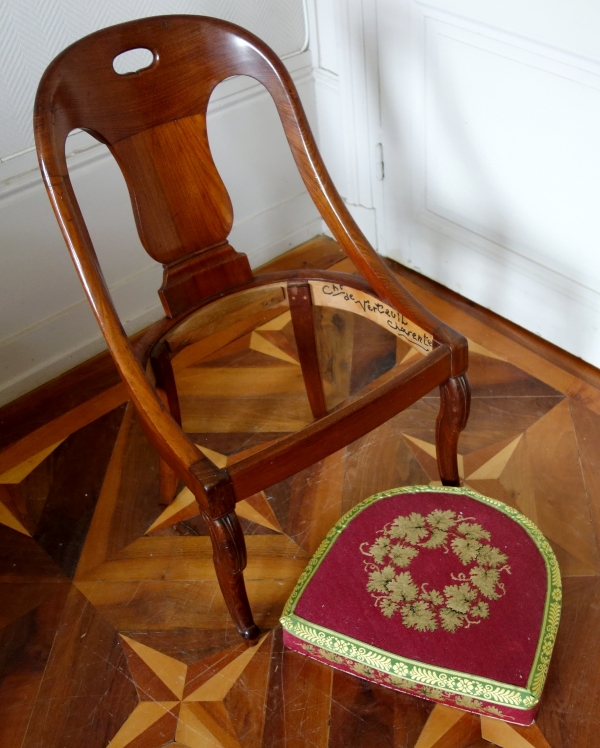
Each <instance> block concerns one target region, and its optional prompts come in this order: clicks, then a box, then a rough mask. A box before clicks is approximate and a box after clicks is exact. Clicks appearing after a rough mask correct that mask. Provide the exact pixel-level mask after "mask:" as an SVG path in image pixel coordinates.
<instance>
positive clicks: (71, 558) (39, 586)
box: [0, 260, 600, 748]
mask: <svg viewBox="0 0 600 748" xmlns="http://www.w3.org/2000/svg"><path fill="white" fill-rule="evenodd" d="M336 269H339V270H342V271H347V272H352V267H351V266H350V265H349V263H348V261H347V260H344V261H342V262H341V263H339V265H338V266H337V268H336ZM411 290H413V291H415V292H416V293H417V295H419V294H420V295H421V298H423V299H424V301H425V303H426V304H427V305H428V306H429V307H430V308H432V309H433V310H434V311H437V312H438V313H439V314H440V315H441V316H443V317H444V318H445V319H446V320H447V321H448V322H449V323H450V324H452V325H453V326H454V327H456V328H457V329H459V330H461V331H462V332H464V333H465V334H466V335H467V336H468V337H469V340H470V360H471V365H470V378H471V382H472V386H473V404H472V412H471V418H470V421H469V424H468V427H467V429H466V431H465V432H464V434H463V435H462V437H461V440H460V443H459V451H460V464H461V471H462V475H463V476H464V481H465V483H466V484H467V485H469V486H471V487H473V488H474V489H476V490H478V491H480V492H482V493H484V494H487V495H489V496H492V497H494V498H496V499H499V500H501V501H504V502H506V503H508V504H510V505H512V506H514V507H516V508H517V509H519V510H520V511H522V512H523V513H524V514H526V515H527V516H529V517H531V518H532V519H533V520H534V521H535V522H536V523H537V524H538V525H539V526H540V527H541V529H542V530H543V532H544V533H545V534H546V536H547V537H548V538H549V540H550V542H551V544H552V546H553V548H554V550H555V552H556V554H557V557H558V559H559V563H560V566H561V571H562V574H563V578H564V597H565V603H564V613H563V620H562V623H561V628H560V631H559V636H558V643H557V648H556V654H555V657H554V660H553V662H552V666H551V669H550V675H549V679H548V684H547V688H546V692H545V694H544V697H543V699H542V706H541V709H540V713H539V724H540V727H541V728H542V730H543V732H544V733H545V735H546V737H547V739H548V741H549V743H550V744H551V745H552V746H553V748H570V747H571V746H575V745H577V746H582V747H584V746H593V745H595V742H594V741H595V740H596V736H597V732H598V728H599V727H600V724H599V723H600V709H599V708H598V704H599V703H600V680H599V679H598V669H597V664H596V663H597V652H598V645H597V629H598V626H599V625H600V613H599V611H600V579H599V574H600V561H599V556H598V547H597V544H598V532H599V531H600V457H598V455H599V454H600V450H599V449H598V445H599V444H600V387H599V388H598V389H595V388H594V387H593V386H592V385H590V384H589V382H583V381H581V380H577V379H576V378H575V377H574V376H573V375H572V374H569V373H567V372H565V371H563V370H561V369H560V368H559V367H557V366H556V365H554V364H549V363H548V362H547V361H545V360H543V359H542V358H541V357H539V356H537V355H536V354H535V353H532V352H531V351H529V350H528V349H526V348H525V347H523V346H519V345H517V344H516V343H514V341H512V340H509V339H508V338H504V337H503V336H501V335H500V334H499V333H497V332H496V331H495V330H493V329H492V328H488V327H486V326H485V325H484V324H483V323H482V322H481V321H479V320H477V319H475V318H473V317H471V316H469V315H467V314H466V313H465V312H462V311H460V310H457V309H454V308H453V307H452V306H451V305H449V304H448V303H447V302H446V301H444V300H443V299H438V298H437V297H435V296H433V295H431V294H429V293H428V292H426V291H422V290H420V289H419V288H417V287H414V288H412V287H411ZM271 302H272V303H271ZM252 303H253V304H254V306H252V307H251V308H250V312H251V313H249V315H247V316H246V317H245V316H244V315H243V314H241V312H240V309H239V308H236V310H235V312H232V313H231V314H232V316H231V319H230V322H231V324H229V326H228V322H227V320H228V319H229V317H227V315H228V314H229V312H226V313H225V317H224V319H223V320H221V319H220V320H219V324H218V326H216V327H214V329H213V328H211V333H210V335H208V337H199V336H196V337H194V334H193V331H192V333H190V334H191V337H192V338H193V340H194V342H193V343H192V345H191V346H190V347H189V348H186V349H183V350H182V351H181V352H180V353H178V354H177V360H176V373H177V378H178V381H179V384H180V387H181V392H182V410H183V417H184V425H185V428H186V430H187V431H188V433H189V434H190V436H191V438H192V439H193V440H194V441H195V443H196V444H198V446H199V447H200V449H201V450H202V452H203V453H204V454H205V456H206V457H207V458H208V459H210V460H212V461H213V462H214V463H215V464H216V465H219V466H226V465H231V464H233V463H234V462H235V461H236V460H238V459H241V457H243V456H245V455H247V454H251V453H252V452H254V451H256V450H258V449H260V448H262V447H263V446H265V445H268V444H271V443H273V442H274V441H275V440H276V439H278V438H280V437H282V436H285V435H286V434H288V433H290V432H291V431H293V430H295V429H297V428H299V427H300V426H302V425H304V424H305V423H308V422H309V421H310V420H311V416H310V408H309V405H308V401H307V398H306V394H305V392H304V389H303V385H302V378H301V371H300V367H299V365H298V360H297V351H296V348H295V341H294V336H293V330H292V324H291V319H290V316H289V313H288V312H287V311H286V310H285V308H284V307H282V306H281V304H282V301H281V299H280V298H279V297H277V298H274V299H272V300H270V301H269V304H271V306H269V308H268V309H266V311H265V310H264V309H262V306H261V304H262V303H263V301H261V300H260V299H254V301H253V302H252ZM257 305H258V306H257ZM251 323H252V324H251ZM316 325H317V330H318V335H319V356H320V363H321V370H322V372H323V377H324V388H325V395H326V399H327V403H328V406H329V407H333V406H334V405H336V404H337V403H339V402H341V401H342V400H343V399H344V398H345V397H347V396H348V395H349V394H351V393H352V392H354V391H356V390H357V389H359V388H360V387H362V386H364V385H365V384H367V383H368V382H370V381H372V380H373V379H375V378H377V377H378V376H380V375H382V374H385V373H386V372H387V371H389V370H390V369H391V368H392V367H394V366H396V367H398V368H402V367H405V366H410V365H411V364H412V363H414V362H415V361H416V360H417V358H418V356H419V354H418V353H415V352H414V349H412V348H411V347H410V346H408V345H407V344H405V343H404V342H403V341H401V340H399V339H396V338H394V336H392V335H390V334H389V333H387V331H385V330H384V329H382V328H380V327H378V326H375V325H373V324H372V323H370V322H368V321H365V320H363V319H361V318H360V317H353V316H352V315H350V314H348V313H346V312H339V311H337V310H332V309H322V310H321V311H320V314H318V315H317V316H316ZM188 333H189V331H188ZM188 333H186V334H188ZM123 402H124V395H123V391H122V389H120V388H119V387H116V388H115V387H113V388H112V389H108V390H107V391H106V393H105V395H104V399H103V396H102V395H97V394H95V395H94V397H93V399H92V400H90V403H89V404H86V403H84V404H83V405H81V404H80V405H78V406H77V407H76V408H75V409H74V410H73V411H72V412H71V413H68V414H66V415H63V416H60V418H58V419H57V421H56V429H55V430H54V431H53V429H52V428H51V426H50V425H45V426H42V427H40V428H39V429H38V430H37V431H35V432H34V433H33V434H32V436H31V440H30V441H29V442H28V440H27V437H21V436H20V437H19V441H18V443H17V444H16V445H10V446H9V447H8V448H7V449H5V450H4V451H3V452H1V453H0V467H1V469H2V474H1V475H0V549H1V550H0V600H1V601H2V605H1V606H0V673H1V680H0V748H9V746H10V748H15V747H17V748H62V746H66V745H69V746H75V748H78V746H83V745H85V746H86V748H107V747H108V746H110V748H119V747H122V748H153V747H154V746H156V747H157V748H158V747H159V746H163V745H170V746H173V747H174V748H177V746H180V747H181V748H196V746H201V747H202V748H212V747H213V746H214V748H221V747H223V746H224V747H225V748H230V747H231V748H234V747H235V748H238V747H241V748H341V747H342V746H343V748H365V746H372V745H377V746H378V748H379V747H381V748H397V747H399V746H401V747H402V748H413V746H414V743H415V742H416V739H417V736H418V733H419V730H420V728H421V727H422V725H423V724H424V723H425V721H426V719H427V715H428V713H429V711H430V709H431V705H429V704H428V703H427V702H424V701H422V700H418V699H414V698H413V697H410V696H405V695H402V694H398V693H394V692H391V691H389V690H387V689H383V688H379V687H373V686H371V685H368V684H366V683H365V682H364V681H361V680H360V679H358V678H355V677H353V676H349V675H346V674H343V673H339V672H334V671H332V670H331V669H330V668H327V667H325V666H323V665H320V664H319V663H316V662H313V661H309V660H307V659H306V658H303V657H301V656H299V655H297V654H295V653H293V652H289V651H286V650H285V649H284V648H283V647H282V642H281V630H280V628H279V627H278V625H277V622H278V617H279V614H280V611H281V609H282V607H283V604H284V602H285V600H286V599H287V597H288V595H289V593H290V591H291V590H292V588H293V586H294V584H295V582H296V580H297V578H298V576H299V575H300V573H301V572H302V570H303V569H304V567H305V565H306V563H307V561H308V559H309V558H310V556H311V554H312V553H313V552H314V551H315V550H316V548H317V547H318V545H319V543H320V542H321V540H322V538H323V536H324V535H325V533H326V532H327V530H328V529H329V528H330V527H331V526H332V525H333V524H334V523H335V522H336V521H337V519H338V518H339V517H340V516H341V515H342V514H343V513H345V512H346V511H348V510H349V509H351V508H352V506H354V505H355V504H356V503H357V502H358V501H360V500H361V499H363V498H365V497H366V496H368V495H370V494H372V493H375V492H377V491H381V490H385V489H389V488H390V487H392V486H400V485H415V484H424V483H430V484H433V485H435V482H436V481H438V480H439V477H438V474H437V467H436V459H435V458H436V455H435V446H434V441H435V440H434V433H435V418H436V414H437V408H438V402H439V401H438V398H437V394H436V393H431V395H429V396H427V397H426V398H424V399H423V400H421V401H420V402H419V403H416V404H415V405H414V406H412V407H411V408H409V409H408V410H406V411H404V412H403V413H401V414H399V415H398V416H397V417H395V418H393V419H392V420H391V421H390V422H388V423H386V424H384V425H383V426H382V427H380V428H379V429H377V430H376V431H374V432H372V433H370V434H367V435H366V436H365V437H363V438H362V439H359V440H357V441H356V442H355V443H354V444H351V445H349V446H348V447H347V448H345V449H343V450H340V451H339V452H336V453H334V454H332V455H330V456H329V457H328V458H326V459H325V460H323V461H322V462H321V463H318V464H317V465H314V466H312V467H310V468H308V469H306V470H304V471H302V472H301V473H299V474H297V475H295V476H292V477H291V478H289V479H288V480H286V481H283V482H282V483H280V484H278V485H276V486H272V487H270V488H268V489H266V490H265V491H264V492H261V493H260V494H257V495H255V496H252V497H250V498H249V499H247V500H246V501H243V502H240V503H239V504H238V514H239V516H240V522H241V524H242V526H243V529H244V532H245V534H246V540H247V546H248V567H247V569H246V572H245V576H246V579H247V586H248V594H249V597H250V601H251V603H252V606H253V610H254V612H255V617H256V620H257V623H258V624H259V626H260V627H261V628H262V629H263V630H264V631H265V632H268V634H267V635H266V636H265V638H264V639H263V640H262V642H261V643H260V645H259V646H258V647H256V648H254V649H251V650H249V649H246V648H245V645H244V644H243V643H241V642H240V641H239V639H238V636H237V634H236V632H235V631H234V629H233V626H232V624H231V621H230V619H229V616H228V614H227V611H226V609H225V606H224V603H223V600H222V596H221V594H220V591H219V587H218V583H217V580H216V576H215V573H214V568H213V564H212V548H211V543H210V538H209V536H208V533H207V529H206V527H205V525H204V522H203V520H202V517H201V516H200V514H199V512H198V508H197V505H196V502H195V500H194V498H193V496H192V495H191V493H190V492H189V491H188V490H187V489H185V488H183V487H180V491H179V493H178V495H177V497H176V499H175V501H174V502H173V503H172V504H171V505H170V506H167V507H165V506H161V505H159V503H158V460H157V457H156V454H155V452H154V451H153V449H152V448H151V447H150V445H149V444H148V442H147V441H146V439H145V437H144V435H143V433H142V431H141V428H140V426H139V423H138V421H137V418H136V416H135V413H134V410H133V409H132V407H131V406H130V405H127V406H126V405H124V404H123V405H121V403H123ZM117 406H119V407H118V408H117V410H114V408H115V407H117ZM581 683H585V684H586V689H585V693H583V692H582V691H581V688H580V684H581ZM575 693H576V694H577V699H575V698H571V696H570V695H572V694H575ZM486 745H489V743H487V742H486V741H479V742H478V743H476V744H474V746H473V747H472V748H484V746H486Z"/></svg>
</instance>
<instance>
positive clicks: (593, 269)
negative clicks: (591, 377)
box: [363, 0, 600, 366]
mask: <svg viewBox="0 0 600 748" xmlns="http://www.w3.org/2000/svg"><path fill="white" fill-rule="evenodd" d="M374 1H375V0H374ZM367 4H369V1H368V0H367ZM363 6H364V3H363ZM376 7H377V18H376V24H377V28H376V35H377V42H378V43H377V48H378V50H379V52H378V68H379V81H378V91H379V106H380V113H381V133H380V139H381V142H382V144H383V153H384V162H385V179H384V181H383V208H382V210H381V211H378V215H377V221H378V223H382V228H383V230H382V231H381V232H380V236H382V237H383V239H382V240H380V243H379V244H380V246H379V249H380V251H381V252H382V253H384V254H387V255H388V256H390V257H393V258H394V259H397V260H398V261H400V262H402V263H404V264H407V265H409V266H412V267H414V268H415V269H418V270H420V271H421V272H422V273H424V274H425V275H427V276H429V277H431V278H434V279H435V280H437V281H439V282H441V283H442V284H444V285H446V286H448V287H450V288H452V289H454V290H456V291H458V292H459V293H461V294H463V295H464V296H466V297H467V298H469V299H472V300H474V301H476V302H478V303H480V304H482V305H483V306H485V307H489V308H490V309H492V310H494V311H496V312H498V313H499V314H501V315H502V316H504V317H507V318H508V319H510V320H512V321H514V322H516V323H517V324H519V325H522V326H523V327H525V328H527V329H528V330H531V331H533V332H535V333H537V334H539V335H541V336H542V337H544V338H546V339H547V340H550V341H552V342H554V343H556V344H557V345H559V346H561V347H562V348H565V349H566V350H569V351H571V352H572V353H574V354H576V355H578V356H581V357H582V358H584V359H585V360H587V361H589V362H591V363H593V364H595V365H596V366H600V333H599V331H598V327H599V325H598V322H599V321H600V252H599V250H600V4H598V3H593V2H589V1H588V2H584V0H576V1H573V0H569V1H567V0H545V2H541V0H502V2H500V1H499V0H496V1H495V2H492V1H490V0H488V1H487V2H481V0H437V1H436V2H435V3H432V4H424V3H417V2H415V0H376ZM371 31H372V30H371ZM365 33H366V34H367V35H368V33H369V29H366V31H365ZM372 67H373V66H372ZM373 85H377V81H371V86H373ZM380 213H383V216H382V215H380Z"/></svg>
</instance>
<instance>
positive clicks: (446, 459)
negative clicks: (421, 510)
mask: <svg viewBox="0 0 600 748" xmlns="http://www.w3.org/2000/svg"><path fill="white" fill-rule="evenodd" d="M470 406H471V386H470V385H469V380H468V378H467V375H466V374H461V375H460V376H458V377H450V378H449V379H448V380H446V382H444V384H442V385H441V386H440V412H439V414H438V417H437V421H436V432H435V445H436V449H437V463H438V470H439V473H440V478H441V481H442V483H443V485H444V486H460V475H459V472H458V437H459V436H460V432H461V431H462V430H463V429H464V427H465V426H466V425H467V420H468V418H469V409H470Z"/></svg>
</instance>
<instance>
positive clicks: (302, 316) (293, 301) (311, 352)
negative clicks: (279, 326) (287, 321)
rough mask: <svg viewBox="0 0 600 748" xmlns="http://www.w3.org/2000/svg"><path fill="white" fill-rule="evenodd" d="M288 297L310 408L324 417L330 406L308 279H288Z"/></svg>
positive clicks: (315, 413) (318, 416)
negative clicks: (320, 364) (324, 382)
mask: <svg viewBox="0 0 600 748" xmlns="http://www.w3.org/2000/svg"><path fill="white" fill-rule="evenodd" d="M288 298H289V302H290V312H291V313H292V325H293V326H294V335H295V337H296V345H297V347H298V356H299V358H300V366H301V368H302V376H303V377H304V385H305V387H306V394H307V395H308V402H309V403H310V409H311V411H312V414H313V417H314V418H323V416H325V415H327V406H326V404H325V394H324V392H323V381H322V379H321V371H320V369H319V356H318V353H317V342H316V340H315V323H314V317H313V304H312V296H311V293H310V286H309V284H308V281H298V282H291V283H288Z"/></svg>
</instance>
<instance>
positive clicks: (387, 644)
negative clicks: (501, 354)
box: [281, 486, 561, 725]
mask: <svg viewBox="0 0 600 748" xmlns="http://www.w3.org/2000/svg"><path fill="white" fill-rule="evenodd" d="M560 607H561V581H560V573H559V570H558V565H557V563H556V558H555V556H554V553H553V552H552V549H551V548H550V546H549V544H548V542H547V541H546V539H545V538H544V536H543V535H542V534H541V532H540V531H539V530H538V528H537V527H536V526H535V525H534V524H533V523H532V522H531V521H530V520H528V519H527V518H526V517H524V516H523V515H522V514H520V513H519V512H518V511H516V510H515V509H513V508H512V507H510V506H507V505H506V504H503V503H502V502H500V501H496V500H494V499H489V498H487V497H485V496H482V495H481V494H478V493H476V492H475V491H472V490H470V489H467V488H432V487H428V486H416V487H411V488H400V489H394V490H391V491H386V492H384V493H380V494H377V495H375V496H372V497H370V498H368V499H365V500H364V501H362V502H361V503H360V504H358V505H357V506H356V507H354V509H352V510H351V511H350V512H348V513H347V514H346V515H345V516H344V517H342V519H341V520H340V521H339V522H338V523H337V524H336V525H335V527H333V528H332V529H331V530H330V532H329V533H328V534H327V537H326V538H325V540H324V541H323V543H322V544H321V546H320V547H319V549H318V550H317V552H316V553H315V555H314V556H313V558H312V559H311V561H310V563H309V565H308V566H307V568H306V570H305V571H304V573H303V574H302V576H301V577H300V579H299V581H298V584H297V586H296V588H295V589H294V592H293V593H292V596H291V597H290V599H289V601H288V603H287V605H286V607H285V609H284V612H283V616H282V618H281V623H282V625H283V628H284V642H285V643H286V645H287V646H288V647H290V648H292V649H295V650H297V651H298V652H301V653H302V654H305V655H308V656H310V657H313V658H315V659H317V660H320V661H322V662H325V663H327V664H329V665H332V666H333V667H335V668H338V669H340V670H344V671H347V672H351V673H354V674H356V675H358V676H360V677H361V678H366V679H368V680H372V681H375V682H377V683H380V684H382V685H384V686H389V687H391V688H395V689H397V690H399V691H406V692H409V693H413V694H415V695H418V696H422V697H424V698H427V699H430V700H432V701H437V702H441V703H445V704H449V705H450V706H457V707H460V708H461V709H465V710H468V711H473V712H476V713H479V714H483V715H486V716H497V717H500V718H502V719H505V720H507V721H510V722H514V723H517V724H522V725H527V724H530V723H531V722H532V720H533V717H534V715H535V712H536V710H537V705H538V701H539V697H540V694H541V692H542V688H543V685H544V681H545V678H546V673H547V671H548V665H549V662H550V656H551V653H552V648H553V646H554V640H555V637H556V632H557V629H558V622H559V618H560Z"/></svg>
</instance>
